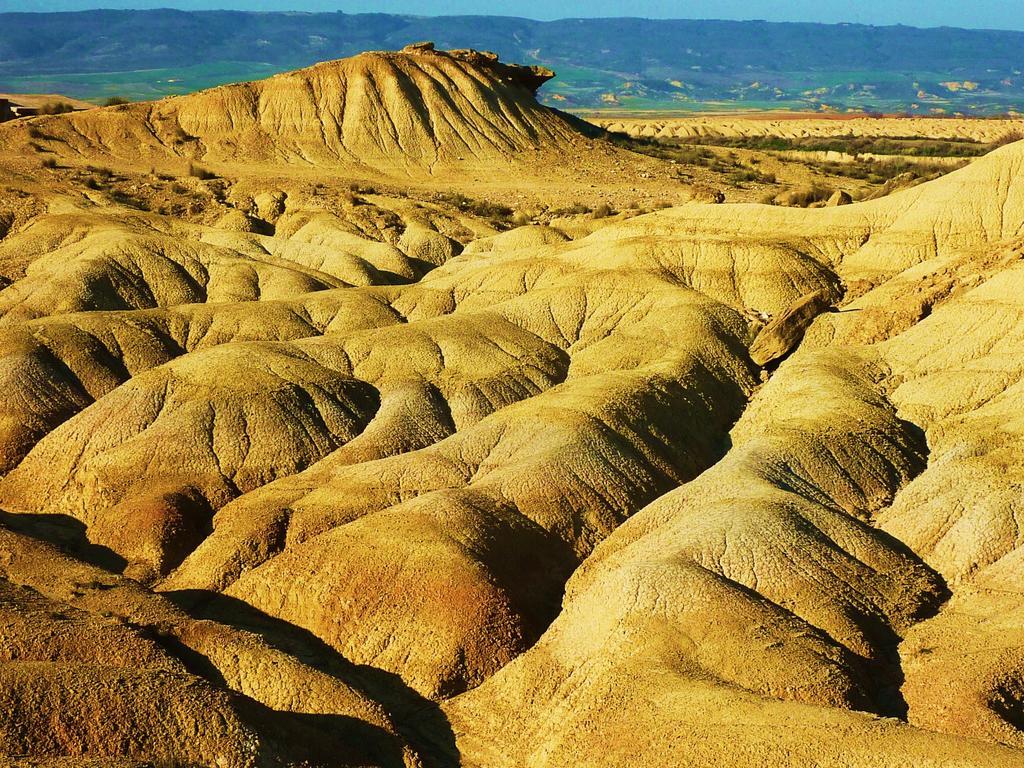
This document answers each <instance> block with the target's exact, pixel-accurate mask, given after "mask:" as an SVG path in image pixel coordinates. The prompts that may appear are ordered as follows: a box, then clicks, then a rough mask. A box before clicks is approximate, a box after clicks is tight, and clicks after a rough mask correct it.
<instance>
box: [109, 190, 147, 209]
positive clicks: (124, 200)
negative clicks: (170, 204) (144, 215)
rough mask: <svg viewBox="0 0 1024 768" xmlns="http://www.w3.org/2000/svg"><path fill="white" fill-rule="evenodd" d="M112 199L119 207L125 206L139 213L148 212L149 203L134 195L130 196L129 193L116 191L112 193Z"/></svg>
mask: <svg viewBox="0 0 1024 768" xmlns="http://www.w3.org/2000/svg"><path fill="white" fill-rule="evenodd" d="M110 199H111V200H113V201H114V202H115V203H117V204H118V205H124V206H126V207H128V208H134V209H135V210H137V211H148V210H149V203H147V202H146V201H145V200H141V199H140V198H138V197H135V196H134V195H130V194H128V193H127V192H123V191H121V190H120V189H114V190H111V192H110Z"/></svg>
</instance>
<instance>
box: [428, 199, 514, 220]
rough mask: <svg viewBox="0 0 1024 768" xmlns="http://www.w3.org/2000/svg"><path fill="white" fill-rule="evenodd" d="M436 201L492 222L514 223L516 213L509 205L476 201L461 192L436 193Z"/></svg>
mask: <svg viewBox="0 0 1024 768" xmlns="http://www.w3.org/2000/svg"><path fill="white" fill-rule="evenodd" d="M434 200H436V201H437V202H442V203H447V204H448V205H451V206H454V207H455V208H458V209H459V210H460V211H464V212H466V213H471V214H473V215H474V216H479V217H480V218H482V219H490V220H491V221H492V222H497V223H500V224H508V223H510V222H511V221H512V217H513V214H514V211H513V210H512V209H511V208H509V207H508V206H507V205H502V204H501V203H494V202H491V201H490V200H474V199H473V198H471V197H467V196H466V195H464V194H462V193H461V192H436V193H435V194H434Z"/></svg>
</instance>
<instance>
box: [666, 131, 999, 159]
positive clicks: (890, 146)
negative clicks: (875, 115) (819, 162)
mask: <svg viewBox="0 0 1024 768" xmlns="http://www.w3.org/2000/svg"><path fill="white" fill-rule="evenodd" d="M671 141H672V142H674V143H679V144H688V145H691V146H700V147H707V146H713V147H730V148H734V149H752V150H758V151H761V152H792V151H796V152H839V153H844V154H848V155H860V154H872V155H903V156H906V157H980V156H981V155H984V154H987V153H988V152H991V151H992V150H993V149H995V146H996V145H995V144H984V143H982V142H979V141H976V140H975V139H968V138H965V139H925V138H920V137H915V136H907V137H888V136H852V135H849V134H847V135H844V136H825V137H813V136H807V137H803V136H802V137H798V138H787V137H782V136H688V137H684V138H678V139H671Z"/></svg>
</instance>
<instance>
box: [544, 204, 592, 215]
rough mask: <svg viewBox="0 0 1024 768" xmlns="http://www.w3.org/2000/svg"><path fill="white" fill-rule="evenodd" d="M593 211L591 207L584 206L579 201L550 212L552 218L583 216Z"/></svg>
mask: <svg viewBox="0 0 1024 768" xmlns="http://www.w3.org/2000/svg"><path fill="white" fill-rule="evenodd" d="M591 210H592V209H591V207H590V206H589V205H584V204H583V203H581V202H579V201H577V202H574V203H572V204H571V205H568V206H566V207H564V208H554V209H552V210H551V211H550V214H551V215H552V216H583V215H584V214H587V213H590V212H591Z"/></svg>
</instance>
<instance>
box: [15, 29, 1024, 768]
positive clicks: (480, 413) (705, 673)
mask: <svg viewBox="0 0 1024 768" xmlns="http://www.w3.org/2000/svg"><path fill="white" fill-rule="evenodd" d="M550 74H551V73H547V72H538V71H534V70H527V69H523V68H517V67H511V66H506V65H502V64H500V63H498V62H496V60H495V59H493V58H492V57H490V56H486V55H483V54H478V53H475V52H461V53H458V52H456V53H445V52H440V51H433V50H431V49H430V48H429V47H427V46H419V47H416V48H413V49H408V50H406V51H403V52H401V53H371V54H363V55H361V56H357V57H355V58H353V59H348V60H344V61H341V62H328V63H324V64H320V65H317V66H315V67H312V68H310V69H308V70H302V71H300V72H296V73H291V74H287V75H281V76H278V77H275V78H271V79H270V80H267V81H264V82H261V83H251V84H243V85H236V86H225V87H222V88H218V89H215V90H212V91H209V92H205V93H199V94H195V95H192V96H186V97H178V98H173V99H167V100H164V101H161V102H156V103H152V104H138V105H126V106H122V107H112V108H105V109H101V110H93V111H89V112H85V113H80V114H73V115H62V116H53V117H45V118H37V119H33V120H31V121H28V122H23V121H16V122H14V123H10V124H7V125H4V126H2V127H0V236H2V239H0V286H4V287H3V289H2V290H0V387H2V390H3V392H4V393H5V395H4V397H3V398H2V399H0V540H2V545H0V614H2V624H3V628H4V629H3V631H2V632H0V703H2V706H0V754H5V755H8V756H10V758H11V760H13V761H14V762H15V763H16V764H18V763H22V764H25V765H46V764H51V763H52V764H53V765H72V764H84V763H83V761H84V760H86V759H88V760H92V761H94V762H92V763H90V764H94V765H104V766H106V765H118V766H120V765H144V764H148V763H156V764H159V765H204V766H206V765H210V766H214V765H216V766H226V767H228V768H243V767H248V766H276V765H296V766H298V765H315V766H365V765H376V766H402V765H405V766H456V765H460V764H461V765H466V766H477V767H479V768H492V767H493V768H526V767H527V766H529V767H530V768H536V767H538V766H550V767H551V768H555V767H561V766H570V765H579V766H635V765H640V764H650V765H670V764H676V765H686V766H793V767H794V768H796V766H805V765H812V764H813V765H818V766H833V767H835V768H840V767H844V768H845V767H863V768H880V767H882V766H892V767H893V768H895V767H896V766H900V767H902V766H1007V767H1010V766H1019V765H1020V764H1021V762H1022V760H1024V730H1022V729H1024V640H1022V638H1024V632H1022V630H1024V560H1022V558H1024V536H1022V533H1021V519H1022V515H1024V508H1022V497H1021V487H1022V483H1024V453H1022V451H1021V448H1020V446H1021V444H1022V437H1024V435H1022V432H1024V421H1022V419H1021V415H1020V414H1021V412H1022V407H1021V406H1022V397H1024V356H1022V354H1021V350H1022V348H1024V181H1022V179H1024V143H1016V144H1010V145H1008V146H1006V147H1003V148H1001V149H999V150H997V151H995V152H993V153H991V154H989V155H987V156H985V157H983V158H980V159H978V160H976V161H974V162H972V163H971V164H970V165H968V166H967V167H966V168H963V169H961V170H959V171H955V172H953V173H951V174H949V175H947V176H944V177H942V178H940V179H937V180H935V181H932V182H929V183H926V184H922V185H920V186H917V187H914V188H912V189H909V190H905V191H902V192H898V193H896V194H893V195H890V196H888V197H884V198H880V199H877V200H872V201H870V202H865V203H858V204H855V205H845V206H841V207H835V208H824V209H819V210H804V209H793V208H782V207H775V206H769V205H755V204H742V205H741V204H731V205H711V204H699V203H686V204H684V205H679V206H676V207H672V208H668V209H666V210H662V211H656V212H653V213H649V214H646V215H639V216H633V217H627V216H625V215H619V216H611V217H608V218H607V219H602V220H600V221H596V220H595V221H591V220H588V221H585V222H584V221H574V220H571V219H563V220H560V222H561V223H559V221H555V222H552V224H551V225H526V226H521V227H516V228H510V229H506V230H504V231H498V229H496V228H495V227H493V226H492V225H491V224H489V223H488V222H487V221H486V220H485V219H484V218H482V217H480V216H477V215H475V214H474V213H472V212H471V211H467V210H465V209H463V208H460V207H459V206H453V205H450V204H448V203H447V202H445V200H443V199H438V198H436V197H427V196H419V197H418V196H417V194H414V193H409V194H406V195H404V196H403V195H402V194H392V193H390V192H386V191H383V192H382V191H380V190H377V189H350V185H349V181H348V180H349V179H351V178H354V177H356V176H357V175H359V174H362V175H363V177H365V178H370V179H375V180H377V181H378V182H381V183H383V184H385V185H386V184H395V183H397V182H396V180H398V179H401V178H405V179H408V180H409V183H410V184H411V185H415V184H425V185H429V184H436V185H446V184H449V183H452V184H456V185H457V184H467V183H472V181H473V179H474V178H481V177H482V176H481V175H486V177H487V178H486V179H484V183H487V184H507V185H509V186H515V185H518V184H524V183H525V182H524V181H523V180H528V179H532V178H537V179H547V180H548V181H547V182H546V183H548V184H561V185H563V186H565V187H570V186H573V185H576V184H600V183H601V179H603V178H610V177H612V176H614V174H615V173H616V170H615V169H616V167H617V166H616V164H617V163H628V164H629V165H630V168H636V167H639V168H647V167H650V168H654V169H656V167H657V163H658V161H656V160H654V159H652V158H646V157H640V156H637V155H632V154H630V153H628V152H626V151H625V150H622V149H618V148H616V147H614V146H613V145H611V144H609V143H606V142H604V141H603V140H602V139H601V138H600V137H598V136H594V135H592V132H590V131H589V130H587V129H585V126H583V125H582V124H580V123H578V122H577V121H575V120H574V119H573V118H570V117H568V116H565V115H562V114H560V113H557V112H554V111H551V110H548V109H546V108H543V107H541V106H539V105H538V104H537V103H536V102H535V101H534V99H533V93H534V91H535V89H536V87H537V86H538V85H539V84H540V83H541V82H543V80H544V79H545V78H547V77H549V76H550ZM32 146H35V147H38V148H41V150H37V151H35V152H34V151H33V150H32V149H31V147H32ZM40 158H42V159H43V160H44V161H49V162H44V167H43V168H40V165H39V163H40ZM188 161H192V162H195V163H202V164H203V166H204V167H206V168H209V169H213V170H214V171H215V172H216V173H217V175H218V176H219V178H217V179H213V180H210V179H207V180H201V179H199V178H197V177H194V176H193V177H187V178H183V179H182V180H181V181H180V182H177V186H178V187H180V188H181V190H183V191H178V192H174V191H167V190H171V189H172V188H171V187H169V186H168V187H167V190H165V192H161V193H160V194H167V195H178V196H179V197H180V198H181V199H182V200H186V201H191V202H189V203H188V205H184V204H183V205H184V207H183V208H182V209H181V212H179V213H164V214H161V213H160V212H159V211H154V210H148V211H147V210H144V209H143V208H144V207H145V206H140V205H132V204H129V203H130V202H131V199H130V198H124V197H123V196H122V198H121V199H117V198H114V197H111V196H110V195H107V194H105V193H104V192H103V191H102V190H97V189H95V188H94V187H93V186H89V185H88V184H85V183H84V182H83V181H82V180H83V179H85V178H86V176H85V175H83V174H86V173H88V172H89V171H88V166H97V165H105V166H110V167H111V168H112V170H108V171H107V172H108V173H112V174H127V176H126V177H125V178H130V179H137V178H141V176H147V178H150V179H151V181H149V182H145V183H143V182H142V181H132V183H137V188H138V190H139V192H138V194H139V195H141V194H142V193H143V190H144V188H145V189H149V190H150V192H152V190H153V189H157V188H158V186H159V184H158V182H157V181H152V179H154V178H158V177H157V176H154V175H153V174H159V173H160V172H161V170H162V169H167V168H172V167H177V168H180V167H182V165H183V164H184V163H186V162H188ZM175 164H177V165H175ZM133 167H134V171H132V168H133ZM151 167H153V168H154V171H153V174H147V171H148V169H149V168H151ZM133 172H134V173H135V174H136V176H131V174H132V173H133ZM93 173H95V172H93ZM553 177H554V179H553ZM89 178H92V177H89ZM145 184H149V185H150V186H149V187H145ZM410 188H413V187H410ZM417 188H418V187H417ZM159 189H164V188H163V187H159ZM153 194H155V193H153ZM204 195H205V197H204ZM126 200H127V201H126ZM200 200H202V201H204V202H203V206H204V207H202V210H197V209H195V205H198V203H197V201H200ZM171 202H173V200H172V201H171ZM168 204H170V203H168ZM190 206H192V207H190ZM62 760H63V762H62Z"/></svg>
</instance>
